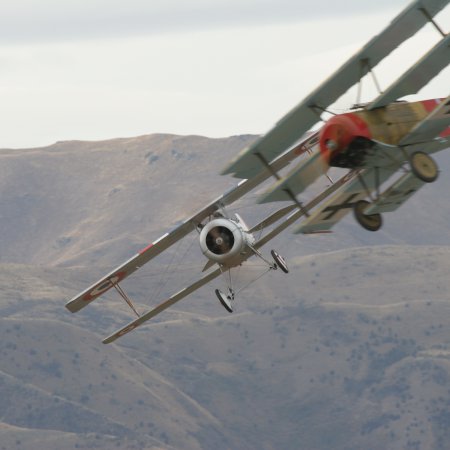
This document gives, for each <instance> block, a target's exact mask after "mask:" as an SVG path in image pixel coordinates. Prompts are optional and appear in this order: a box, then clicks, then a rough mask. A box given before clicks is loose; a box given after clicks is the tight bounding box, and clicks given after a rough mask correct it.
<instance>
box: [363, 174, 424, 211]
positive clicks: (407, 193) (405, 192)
mask: <svg viewBox="0 0 450 450" xmlns="http://www.w3.org/2000/svg"><path fill="white" fill-rule="evenodd" d="M425 184H426V183H425V182H424V181H422V180H420V179H419V178H417V177H416V176H415V175H414V174H413V173H412V172H409V173H405V174H404V175H403V176H401V177H400V179H398V180H397V181H396V182H395V183H394V184H393V185H392V186H391V187H390V188H388V189H387V190H386V191H385V192H383V193H382V194H381V195H380V196H379V197H378V198H377V199H376V200H375V201H374V202H373V203H372V204H371V205H370V206H369V207H368V208H367V209H366V210H365V211H364V214H369V215H370V214H381V213H385V212H391V211H395V210H396V209H397V208H399V207H400V206H401V205H403V203H405V202H406V200H409V199H410V198H411V196H412V195H413V194H415V193H416V192H417V191H418V190H419V189H420V188H421V187H423V186H424V185H425Z"/></svg>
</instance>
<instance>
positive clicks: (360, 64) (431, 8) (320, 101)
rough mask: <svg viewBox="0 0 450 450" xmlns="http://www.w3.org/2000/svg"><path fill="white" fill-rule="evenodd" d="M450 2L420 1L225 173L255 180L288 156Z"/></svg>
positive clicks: (404, 12)
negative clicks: (352, 90) (331, 107)
mask: <svg viewBox="0 0 450 450" xmlns="http://www.w3.org/2000/svg"><path fill="white" fill-rule="evenodd" d="M448 2H449V0H416V1H413V2H412V3H411V4H410V5H409V6H408V7H406V8H405V9H404V10H403V11H402V12H401V13H400V14H399V15H398V16H397V17H396V18H395V19H394V20H393V21H392V22H391V23H390V24H389V25H388V27H387V28H385V29H384V31H382V32H381V33H380V34H379V35H377V36H375V37H374V38H372V39H371V40H370V41H369V42H368V43H367V44H366V45H365V46H364V47H363V48H362V49H361V50H360V51H359V52H357V53H356V54H355V55H354V56H353V57H352V58H350V59H349V60H348V61H347V62H346V63H345V64H344V65H342V66H341V67H340V68H339V69H338V70H337V71H336V72H335V73H334V74H333V75H332V76H331V77H329V78H328V79H327V80H326V81H325V82H324V83H322V84H321V85H320V86H319V87H318V88H317V89H316V90H314V91H313V92H312V93H311V94H310V95H308V96H307V97H306V98H305V99H304V100H303V101H302V102H300V104H298V105H297V106H296V107H295V108H294V109H293V110H291V111H290V112H289V113H288V114H287V115H286V116H285V117H283V118H282V119H281V120H280V121H279V122H278V123H277V124H276V125H275V126H274V127H273V128H272V129H271V130H270V131H269V132H268V133H267V134H266V135H264V136H263V137H262V138H261V139H259V140H257V141H256V142H255V143H254V144H252V145H251V146H250V147H248V148H245V149H244V150H242V151H241V152H240V153H239V154H238V155H237V156H236V157H235V158H234V159H233V160H232V161H231V162H230V163H229V164H228V166H227V167H226V168H225V169H224V170H223V171H222V174H227V173H230V174H233V176H235V177H237V178H251V177H253V176H255V175H256V174H258V173H259V172H260V171H261V170H263V168H264V164H265V162H270V161H272V160H273V158H275V157H276V156H277V155H279V154H281V153H282V152H284V151H285V150H286V149H288V148H289V147H290V146H292V145H294V144H295V142H296V141H297V140H298V139H299V138H300V137H301V136H302V135H303V134H304V133H305V132H306V131H307V130H309V129H310V128H311V127H312V126H313V125H314V124H315V123H317V122H318V121H320V115H321V113H322V112H323V110H324V109H325V108H327V107H328V106H329V105H331V104H332V103H334V102H335V101H336V100H337V99H338V98H339V97H340V96H341V95H343V94H344V93H345V92H347V90H348V89H349V88H350V87H352V86H353V85H354V84H355V83H357V82H358V81H359V80H360V79H361V78H362V77H363V76H365V75H366V74H367V73H369V71H370V70H371V69H373V68H374V67H375V66H376V65H377V64H378V63H379V62H380V61H381V60H382V59H384V58H385V57H386V56H388V55H389V54H390V53H391V52H392V51H393V50H395V49H396V48H397V47H398V46H399V45H400V44H401V43H402V42H404V41H405V40H407V39H409V38H410V37H411V36H413V35H414V34H415V33H416V32H417V31H418V30H419V29H421V28H422V27H423V26H424V25H425V24H426V23H427V22H428V21H429V20H430V19H431V18H432V17H434V16H435V15H436V14H437V13H438V12H439V11H440V10H441V9H443V8H444V7H445V6H446V5H447V4H448Z"/></svg>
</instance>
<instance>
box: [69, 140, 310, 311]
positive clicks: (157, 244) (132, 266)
mask: <svg viewBox="0 0 450 450" xmlns="http://www.w3.org/2000/svg"><path fill="white" fill-rule="evenodd" d="M316 140H317V133H313V134H310V135H308V136H306V137H305V138H304V139H303V140H302V141H301V142H300V143H299V144H298V145H297V146H295V147H294V148H292V149H291V150H290V151H289V152H287V153H286V154H284V155H282V156H280V157H279V158H277V159H276V160H275V161H274V162H273V163H272V164H271V166H270V169H266V170H264V171H263V172H261V173H259V174H258V175H257V176H255V177H253V178H252V179H249V180H243V181H241V182H240V183H239V184H238V185H237V186H236V187H233V188H232V189H230V190H229V191H228V192H226V193H225V194H223V195H222V196H220V197H218V198H217V199H216V200H214V201H213V202H211V203H210V204H209V205H207V206H206V207H205V208H203V209H201V210H200V211H198V212H197V213H196V214H194V215H193V216H192V217H190V218H189V219H187V220H185V221H184V222H183V223H181V224H180V225H177V226H176V227H175V228H174V229H172V230H171V231H169V232H168V233H166V234H164V235H163V236H161V237H160V238H159V239H157V240H156V241H154V242H153V243H152V244H150V245H148V246H147V247H145V248H144V249H142V250H140V251H139V252H138V253H137V254H136V255H134V256H133V257H132V258H130V259H129V260H128V261H126V262H125V263H123V264H122V265H120V266H119V267H117V268H116V269H114V270H113V271H112V272H110V273H108V274H107V275H105V276H104V277H102V278H101V279H100V280H98V281H97V282H96V283H94V284H93V285H92V286H90V287H88V288H87V289H86V290H84V291H83V292H81V293H80V294H78V295H76V296H75V297H74V298H73V299H72V300H70V301H69V302H68V303H67V304H66V308H67V309H68V310H69V311H71V312H73V313H74V312H77V311H79V310H80V309H82V308H84V307H85V306H87V305H88V304H89V303H91V302H92V301H93V300H95V299H96V298H98V297H99V296H101V295H102V294H104V293H105V292H107V291H108V290H109V289H111V288H113V287H114V286H116V285H117V284H118V283H119V282H121V281H122V280H124V279H125V278H126V277H128V276H129V275H131V274H132V273H133V272H135V271H136V270H138V269H139V268H141V267H142V266H143V265H144V264H146V263H147V262H149V261H150V260H151V259H153V258H155V257H156V256H158V255H159V254H160V253H162V252H163V251H165V250H167V249H168V248H169V247H171V246H172V245H173V244H175V243H176V242H178V241H179V240H180V239H182V238H184V237H185V236H186V235H187V234H189V233H190V232H191V231H193V230H194V229H195V228H196V227H197V225H198V224H200V223H201V222H202V221H203V220H205V219H206V218H207V217H209V216H211V215H212V214H214V212H216V211H217V210H219V209H220V208H222V207H224V206H227V205H229V204H231V203H233V202H235V201H236V200H238V199H239V198H241V197H242V196H243V195H245V194H247V193H248V192H250V191H251V190H252V189H254V188H255V187H256V186H258V185H259V184H260V183H262V182H263V181H265V180H266V179H267V178H269V177H270V176H272V172H271V170H276V171H278V170H280V169H282V168H283V167H285V166H287V165H288V164H289V163H290V162H291V161H292V160H293V159H295V158H297V157H298V156H299V155H301V154H302V153H304V152H306V151H307V150H308V149H309V145H310V143H311V142H315V141H316Z"/></svg>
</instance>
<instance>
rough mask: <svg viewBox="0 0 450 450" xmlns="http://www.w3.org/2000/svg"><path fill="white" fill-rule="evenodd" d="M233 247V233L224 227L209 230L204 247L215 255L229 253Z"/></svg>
mask: <svg viewBox="0 0 450 450" xmlns="http://www.w3.org/2000/svg"><path fill="white" fill-rule="evenodd" d="M233 245H234V236H233V233H232V232H231V231H230V230H229V229H228V228H226V227H222V226H217V227H214V228H211V230H209V232H208V234H207V235H206V246H207V247H208V249H209V250H210V251H211V252H213V253H215V254H216V255H224V254H226V253H228V252H230V251H231V249H232V248H233Z"/></svg>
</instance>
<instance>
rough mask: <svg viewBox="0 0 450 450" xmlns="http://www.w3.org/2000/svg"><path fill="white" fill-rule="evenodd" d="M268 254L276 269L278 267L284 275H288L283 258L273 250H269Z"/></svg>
mask: <svg viewBox="0 0 450 450" xmlns="http://www.w3.org/2000/svg"><path fill="white" fill-rule="evenodd" d="M270 254H271V255H272V258H273V260H274V261H275V264H276V265H277V267H279V268H280V269H281V270H282V271H283V272H284V273H289V269H288V266H287V264H286V261H285V260H284V258H283V257H282V256H281V255H280V254H279V253H278V252H276V251H275V250H271V251H270Z"/></svg>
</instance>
